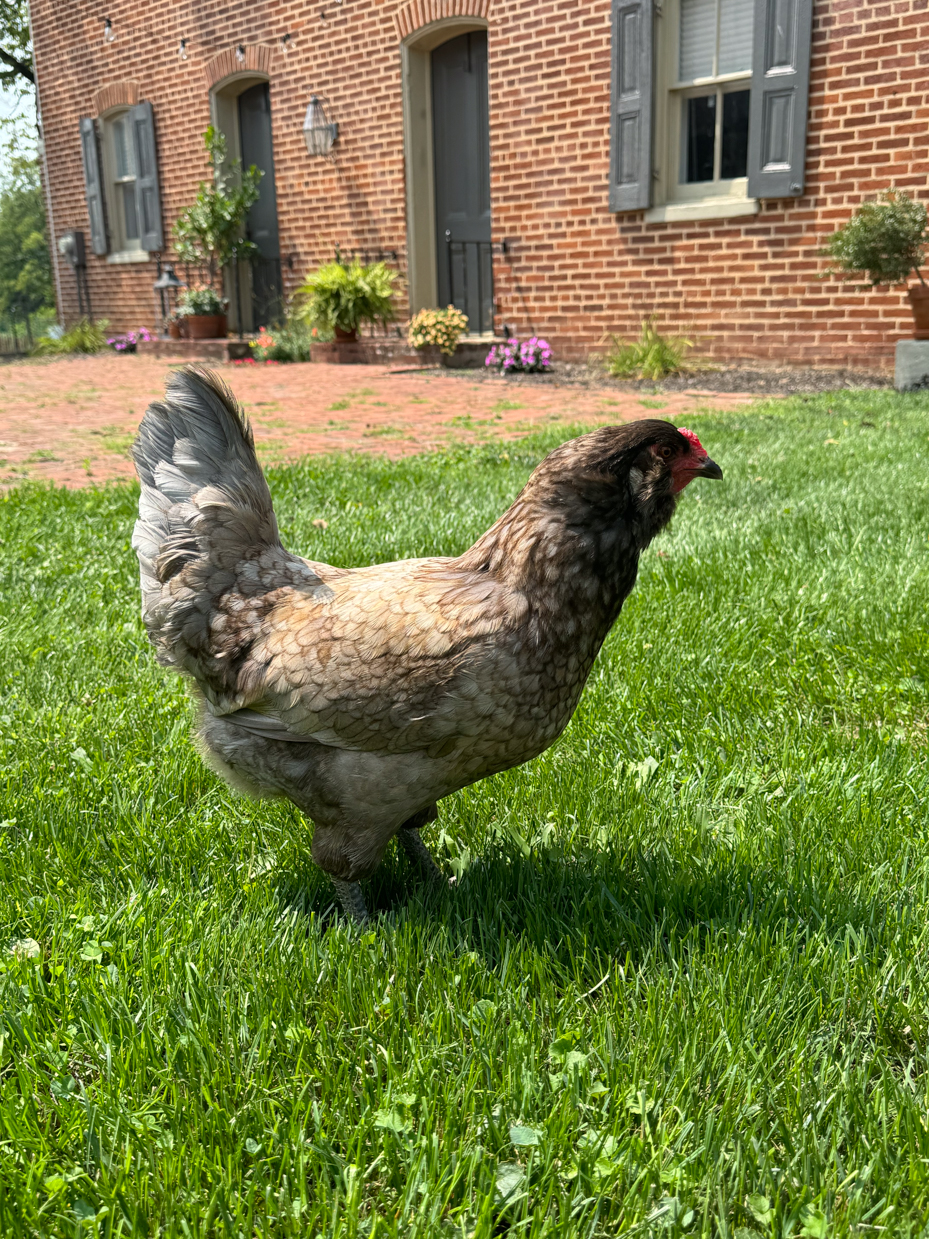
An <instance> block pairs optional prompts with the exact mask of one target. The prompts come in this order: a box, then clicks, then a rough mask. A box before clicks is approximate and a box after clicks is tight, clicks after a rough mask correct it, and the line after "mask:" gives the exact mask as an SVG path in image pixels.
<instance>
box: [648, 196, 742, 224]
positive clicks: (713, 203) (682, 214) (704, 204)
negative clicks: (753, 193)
mask: <svg viewBox="0 0 929 1239" xmlns="http://www.w3.org/2000/svg"><path fill="white" fill-rule="evenodd" d="M758 211H759V202H758V199H757V198H702V199H700V201H699V202H669V203H668V205H667V206H660V207H652V208H651V209H650V210H648V211H646V212H645V222H646V224H671V223H675V222H677V221H678V220H680V221H682V222H683V221H686V220H698V219H734V218H735V217H736V216H738V215H757V214H758Z"/></svg>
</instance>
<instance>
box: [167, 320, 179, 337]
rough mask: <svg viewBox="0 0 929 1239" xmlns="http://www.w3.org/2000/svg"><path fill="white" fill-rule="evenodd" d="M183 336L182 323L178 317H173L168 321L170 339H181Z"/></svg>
mask: <svg viewBox="0 0 929 1239" xmlns="http://www.w3.org/2000/svg"><path fill="white" fill-rule="evenodd" d="M180 338H181V324H180V323H179V322H178V321H177V320H176V319H171V321H170V322H169V323H168V339H169V340H179V339H180Z"/></svg>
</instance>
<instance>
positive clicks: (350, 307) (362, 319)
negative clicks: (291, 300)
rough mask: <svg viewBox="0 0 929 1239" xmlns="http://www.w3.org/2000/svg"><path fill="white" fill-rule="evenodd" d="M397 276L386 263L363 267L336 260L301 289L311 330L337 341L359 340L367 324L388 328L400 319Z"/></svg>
mask: <svg viewBox="0 0 929 1239" xmlns="http://www.w3.org/2000/svg"><path fill="white" fill-rule="evenodd" d="M397 279H398V277H397V273H396V272H395V271H391V270H390V268H389V267H388V266H387V265H386V264H385V263H383V262H372V263H369V264H368V265H367V266H363V265H362V264H361V263H360V262H355V261H354V260H353V261H352V262H350V263H348V264H346V263H344V262H342V260H341V259H340V258H338V257H337V258H336V260H335V262H328V263H326V264H325V265H324V266H322V267H320V268H319V269H318V270H317V271H314V273H313V274H312V275H311V276H309V277H308V279H307V281H306V283H305V284H304V285H303V286H302V287H301V288H299V289H298V290H297V297H298V298H299V302H300V306H301V309H300V313H301V317H302V318H303V319H304V321H305V322H306V323H307V325H308V326H309V327H311V328H316V329H317V331H320V332H324V333H332V334H333V335H334V336H335V338H336V340H338V341H342V342H346V341H349V340H357V339H358V328H359V327H361V326H363V325H364V324H365V323H372V324H375V323H379V324H380V325H381V326H383V327H386V326H387V324H388V323H391V322H393V320H394V319H395V318H396V316H397V315H396V309H395V307H394V301H395V298H396V288H395V286H396V283H397Z"/></svg>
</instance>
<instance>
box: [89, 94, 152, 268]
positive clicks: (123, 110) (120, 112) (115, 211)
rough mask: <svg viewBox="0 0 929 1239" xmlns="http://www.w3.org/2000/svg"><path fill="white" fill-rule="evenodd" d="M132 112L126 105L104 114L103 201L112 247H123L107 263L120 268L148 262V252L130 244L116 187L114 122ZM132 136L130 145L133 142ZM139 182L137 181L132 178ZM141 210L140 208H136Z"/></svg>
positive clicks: (102, 149)
mask: <svg viewBox="0 0 929 1239" xmlns="http://www.w3.org/2000/svg"><path fill="white" fill-rule="evenodd" d="M130 111H131V109H130V108H129V107H127V106H125V105H123V104H120V105H119V106H117V107H114V108H109V109H108V110H107V111H106V112H103V113H101V114H100V117H99V124H100V139H101V141H100V148H101V149H100V154H101V165H100V174H101V180H102V182H103V184H102V186H101V188H102V190H103V198H104V202H105V204H106V214H107V220H108V221H109V230H108V231H109V234H110V237H109V239H110V243H111V244H112V245H120V246H122V248H120V249H115V250H113V251H112V252H111V253H109V254H107V256H106V260H107V262H108V263H111V264H114V265H118V264H120V263H128V262H148V261H149V255H148V250H143V249H142V248H141V247H140V245H139V243H138V241H137V240H135V241H130V240H128V239H127V238H126V237H125V235H124V233H125V227H126V225H125V217H124V216H123V214H122V211H123V204H122V203H121V202H120V201H118V199H117V197H116V194H115V193H114V189H115V186H116V185H117V184H119V183H120V182H119V181H118V179H117V176H116V169H115V167H114V166H113V135H112V131H111V124H112V122H113V121H114V120H118V119H119V118H120V117H121V116H125V117H127V118H128V117H129V114H130ZM131 140H132V139H131V136H130V142H131ZM132 179H133V180H136V179H137V178H136V177H133V178H132ZM136 207H137V210H138V204H136Z"/></svg>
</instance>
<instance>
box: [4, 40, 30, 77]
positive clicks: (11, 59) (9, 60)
mask: <svg viewBox="0 0 929 1239" xmlns="http://www.w3.org/2000/svg"><path fill="white" fill-rule="evenodd" d="M0 61H2V63H3V64H5V65H9V67H10V68H11V69H12V70H13V71H14V73H18V74H19V76H20V77H24V78H25V79H26V81H27V82H31V83H32V85H33V86H35V74H34V73H33V72H32V70H31V69H30V68H29V66H28V65H27V64H23V62H22V61H21V60H17V59H16V57H15V56H11V55H10V53H9V52H5V51H4V50H3V48H2V47H0Z"/></svg>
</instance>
